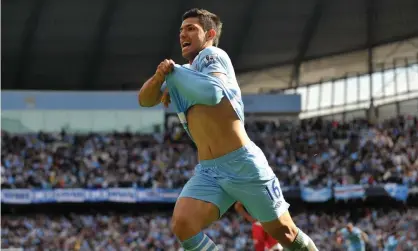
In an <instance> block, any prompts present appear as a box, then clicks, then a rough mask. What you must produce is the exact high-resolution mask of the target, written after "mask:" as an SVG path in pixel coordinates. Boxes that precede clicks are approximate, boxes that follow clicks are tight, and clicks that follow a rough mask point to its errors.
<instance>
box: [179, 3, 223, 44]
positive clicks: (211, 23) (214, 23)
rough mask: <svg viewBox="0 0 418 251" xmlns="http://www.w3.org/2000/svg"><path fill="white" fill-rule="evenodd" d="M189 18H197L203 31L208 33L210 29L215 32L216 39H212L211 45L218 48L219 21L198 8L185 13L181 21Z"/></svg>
mask: <svg viewBox="0 0 418 251" xmlns="http://www.w3.org/2000/svg"><path fill="white" fill-rule="evenodd" d="M191 17H197V18H198V19H199V23H200V25H202V27H203V30H204V31H208V30H210V29H214V30H215V31H216V37H215V38H214V39H213V45H214V46H218V44H219V38H220V37H221V33H222V22H221V19H220V18H219V17H218V16H217V15H215V14H213V13H212V12H209V11H207V10H204V9H198V8H193V9H191V10H188V11H186V12H185V13H184V14H183V21H184V20H186V19H187V18H191Z"/></svg>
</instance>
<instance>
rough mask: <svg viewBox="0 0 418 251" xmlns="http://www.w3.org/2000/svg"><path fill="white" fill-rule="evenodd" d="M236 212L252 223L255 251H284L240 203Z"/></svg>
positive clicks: (236, 206) (237, 204) (236, 207)
mask: <svg viewBox="0 0 418 251" xmlns="http://www.w3.org/2000/svg"><path fill="white" fill-rule="evenodd" d="M234 207H235V210H236V211H237V212H238V213H239V214H240V215H241V216H242V217H244V219H246V220H247V221H249V222H251V223H252V234H253V236H252V237H253V241H254V249H255V251H265V250H266V249H267V250H269V251H277V250H279V251H282V250H283V247H282V246H281V245H280V243H279V242H278V241H277V240H275V239H274V238H273V237H271V235H269V234H268V233H267V232H266V231H264V229H263V226H262V225H261V223H260V222H258V221H257V220H256V219H254V218H253V217H252V216H251V215H250V214H249V213H248V212H247V210H245V207H244V206H243V205H242V204H241V203H240V202H238V201H237V202H236V203H235V205H234Z"/></svg>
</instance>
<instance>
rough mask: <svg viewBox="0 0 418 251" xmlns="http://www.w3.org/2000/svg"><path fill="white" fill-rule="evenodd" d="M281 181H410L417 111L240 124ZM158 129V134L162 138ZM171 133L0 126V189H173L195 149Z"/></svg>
mask: <svg viewBox="0 0 418 251" xmlns="http://www.w3.org/2000/svg"><path fill="white" fill-rule="evenodd" d="M247 128H248V131H249V134H250V137H251V138H252V139H253V140H254V141H255V142H256V143H257V144H258V145H259V146H260V147H261V148H262V149H263V151H264V153H265V154H266V156H267V158H268V160H269V163H270V165H271V166H272V168H273V169H274V171H275V172H276V174H277V175H278V177H280V182H281V185H282V186H300V185H309V186H316V187H318V186H319V187H321V186H327V185H335V184H340V185H341V184H343V185H346V184H370V185H373V184H381V183H389V182H390V183H399V184H401V183H402V184H408V185H413V184H417V181H418V134H417V131H418V130H417V118H406V119H405V118H396V119H393V120H390V121H387V122H385V123H383V124H380V125H375V126H371V125H369V124H368V123H367V122H366V121H362V120H355V121H352V122H350V123H347V124H340V123H338V122H332V121H328V122H324V121H320V120H316V121H304V123H302V125H301V126H297V127H296V126H293V125H292V124H291V123H286V122H283V123H282V124H280V125H275V124H272V123H262V122H260V123H252V124H248V125H247ZM162 136H164V137H162ZM177 137H178V136H177V135H176V134H173V135H172V134H171V133H167V135H147V136H144V135H134V134H130V133H124V134H120V133H115V134H89V135H67V134H65V133H64V132H63V133H61V134H47V133H39V134H36V135H9V134H8V133H7V132H2V166H1V173H2V184H1V186H2V188H78V187H81V188H106V187H145V188H151V187H153V188H181V187H182V186H183V185H184V184H185V182H186V181H187V180H188V179H189V178H190V177H191V175H192V174H193V168H194V166H195V164H196V161H197V159H196V154H195V150H194V148H193V146H192V145H191V143H188V142H189V141H187V140H184V141H178V140H177Z"/></svg>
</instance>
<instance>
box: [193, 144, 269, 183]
mask: <svg viewBox="0 0 418 251" xmlns="http://www.w3.org/2000/svg"><path fill="white" fill-rule="evenodd" d="M207 170H211V173H212V174H214V175H215V177H218V178H223V179H227V180H229V181H230V182H248V181H266V180H271V179H273V178H274V177H275V175H274V173H273V170H272V169H271V167H270V166H269V164H268V161H267V159H266V157H265V155H264V153H263V151H262V150H261V149H260V148H259V147H258V146H257V145H256V144H254V142H252V141H250V142H249V143H248V144H246V145H245V146H243V147H241V148H239V149H237V150H235V151H232V152H230V153H228V154H226V155H223V156H221V157H219V158H216V159H211V160H202V161H200V164H199V165H197V167H196V171H197V172H206V171H207Z"/></svg>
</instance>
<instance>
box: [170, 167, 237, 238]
mask: <svg viewBox="0 0 418 251" xmlns="http://www.w3.org/2000/svg"><path fill="white" fill-rule="evenodd" d="M234 202H235V201H234V200H233V199H232V198H231V197H230V196H229V195H228V194H227V193H226V192H225V191H224V190H223V189H222V187H221V186H220V185H219V184H218V182H217V180H216V179H215V178H214V177H213V176H211V174H210V172H201V170H200V169H198V168H197V170H196V173H195V175H194V176H193V177H192V178H191V179H190V180H189V181H188V182H187V183H186V185H185V186H184V188H183V190H182V191H181V193H180V197H179V199H178V200H177V202H176V205H175V207H174V212H173V225H174V226H173V228H175V226H177V227H178V228H180V229H189V228H191V230H196V229H198V230H199V231H200V230H201V229H203V228H204V227H206V226H208V225H209V224H210V223H212V222H213V221H216V220H218V219H219V218H220V217H221V216H222V215H223V214H224V213H225V212H226V211H227V210H228V209H229V207H231V205H232V204H233V203H234ZM189 230H190V229H189ZM191 230H190V231H191ZM181 232H184V231H181Z"/></svg>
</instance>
